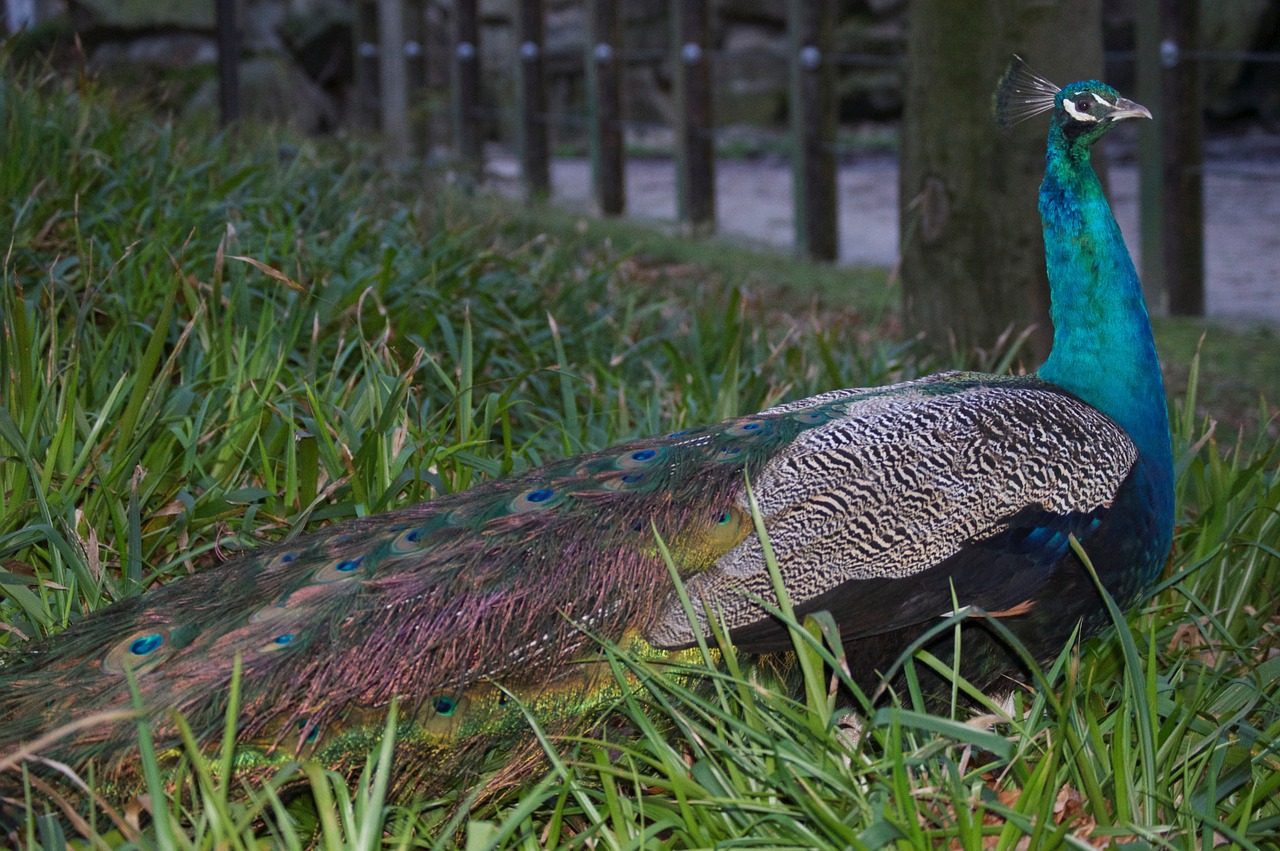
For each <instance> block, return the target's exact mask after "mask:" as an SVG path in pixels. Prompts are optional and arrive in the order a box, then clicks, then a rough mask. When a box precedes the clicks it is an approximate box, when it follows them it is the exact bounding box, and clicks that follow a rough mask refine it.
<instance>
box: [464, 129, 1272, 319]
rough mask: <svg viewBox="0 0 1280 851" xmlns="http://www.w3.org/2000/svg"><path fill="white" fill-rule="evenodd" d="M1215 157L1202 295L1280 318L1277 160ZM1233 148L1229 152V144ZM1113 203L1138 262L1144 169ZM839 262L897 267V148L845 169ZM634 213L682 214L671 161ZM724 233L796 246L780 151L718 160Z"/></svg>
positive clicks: (585, 184) (569, 193) (632, 183)
mask: <svg viewBox="0 0 1280 851" xmlns="http://www.w3.org/2000/svg"><path fill="white" fill-rule="evenodd" d="M1232 147H1233V148H1234V149H1235V153H1236V156H1234V157H1231V158H1221V157H1219V158H1211V159H1210V160H1209V162H1208V163H1207V165H1206V168H1205V186H1204V196H1205V204H1206V209H1205V230H1206V233H1205V300H1206V308H1207V312H1208V314H1209V315H1210V316H1213V317H1221V318H1226V319H1233V320H1246V321H1254V322H1257V321H1261V322H1268V323H1280V159H1277V158H1274V157H1261V158H1259V157H1251V156H1249V155H1248V153H1249V152H1247V151H1246V152H1245V155H1244V156H1243V157H1241V156H1239V154H1240V150H1239V146H1232ZM1227 155H1228V156H1230V155H1231V151H1228V152H1227ZM488 169H489V173H490V175H491V176H492V177H493V178H495V181H496V182H497V183H499V184H506V185H507V187H508V188H512V187H514V181H515V177H516V175H517V173H518V171H517V166H516V162H515V160H514V159H512V158H511V157H509V156H506V157H504V156H496V157H492V158H491V159H490V161H489V166H488ZM1110 175H1111V177H1110V179H1111V201H1112V206H1113V208H1114V209H1115V213H1116V218H1117V220H1118V221H1119V222H1120V227H1121V229H1122V230H1123V231H1124V234H1125V239H1126V241H1127V242H1128V244H1129V247H1130V250H1131V251H1133V254H1134V259H1135V261H1136V262H1137V263H1138V267H1139V270H1141V267H1142V260H1141V257H1140V251H1139V241H1138V219H1137V191H1138V173H1137V169H1136V167H1134V166H1132V165H1124V164H1119V165H1112V167H1111V169H1110ZM838 181H839V199H840V212H839V224H840V262H841V263H843V264H847V265H876V266H891V265H893V264H894V263H895V262H896V261H897V257H898V164H897V160H896V158H895V157H894V156H891V155H885V154H876V155H861V156H854V157H851V158H847V159H846V160H845V161H844V162H843V163H842V164H841V165H840V167H839V177H838ZM551 182H552V199H553V200H554V201H556V202H558V203H561V204H563V205H565V206H570V207H581V208H583V209H588V208H589V207H590V204H591V171H590V164H589V162H588V161H587V160H585V159H564V158H557V159H556V160H554V161H553V163H552V173H551ZM626 182H627V186H626V193H627V194H626V197H627V210H628V215H630V216H631V217H633V218H635V219H638V220H651V221H657V222H662V223H671V222H673V221H674V220H675V217H676V205H675V171H674V166H673V165H672V163H671V161H670V160H667V159H656V158H652V159H651V158H637V159H631V160H628V162H627V166H626ZM716 193H717V194H716V209H717V219H718V220H717V223H716V224H717V229H718V231H719V232H720V233H721V234H722V235H724V236H726V237H728V238H730V239H733V240H735V241H741V242H743V243H746V244H752V245H761V244H763V245H766V246H770V247H774V248H777V249H779V250H781V251H786V250H789V249H790V248H791V246H792V232H791V170H790V166H789V165H788V164H787V163H786V162H785V161H784V160H782V159H781V158H777V157H762V158H758V159H753V160H743V159H728V160H721V161H719V162H718V163H717V167H716Z"/></svg>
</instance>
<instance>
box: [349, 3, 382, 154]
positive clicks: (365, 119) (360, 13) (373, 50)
mask: <svg viewBox="0 0 1280 851" xmlns="http://www.w3.org/2000/svg"><path fill="white" fill-rule="evenodd" d="M354 36H355V39H354V40H355V51H356V55H355V62H354V73H355V89H356V103H355V117H356V121H357V123H358V124H359V125H360V126H361V127H363V128H365V129H372V128H374V127H377V126H378V111H379V107H378V99H379V98H378V88H379V85H380V83H379V80H378V77H379V74H378V6H377V3H376V2H373V0H361V2H358V3H356V10H355V33H354Z"/></svg>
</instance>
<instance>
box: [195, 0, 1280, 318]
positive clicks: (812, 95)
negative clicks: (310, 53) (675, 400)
mask: <svg viewBox="0 0 1280 851" xmlns="http://www.w3.org/2000/svg"><path fill="white" fill-rule="evenodd" d="M514 2H515V11H516V14H515V22H516V44H517V45H518V47H517V53H518V57H517V58H515V59H514V60H513V63H514V65H515V68H516V74H515V78H516V93H517V108H516V119H515V122H516V129H517V134H516V135H517V138H518V148H519V161H520V167H521V178H522V180H523V182H524V184H525V186H526V188H527V190H528V192H529V193H530V194H532V195H534V196H539V195H545V194H546V193H547V192H548V191H549V187H550V156H549V151H550V144H549V131H550V127H551V125H552V124H553V123H554V122H561V123H572V122H577V123H581V124H582V125H583V126H584V127H585V131H586V135H587V139H588V149H589V151H590V159H591V167H592V184H593V194H594V196H595V202H596V204H597V206H598V208H599V209H600V211H601V212H602V213H604V214H605V215H618V214H621V213H622V212H623V211H624V210H625V209H626V196H625V190H624V182H623V172H624V167H625V155H624V149H623V138H624V134H623V130H624V128H625V127H626V123H625V122H624V120H623V117H622V74H621V67H622V63H623V62H626V61H655V60H657V61H667V62H668V63H669V68H670V69H671V72H672V80H673V83H674V93H675V98H674V105H675V109H674V119H673V126H672V129H673V130H674V136H675V162H676V187H675V191H676V201H677V203H676V208H677V213H678V217H679V219H680V220H681V221H682V222H684V223H686V224H687V225H688V226H690V227H691V229H693V230H694V231H696V232H707V231H709V230H711V229H712V228H713V227H714V222H715V212H716V207H715V192H714V187H715V169H716V160H715V147H714V146H715V138H716V129H715V126H714V124H713V121H712V108H711V102H712V91H711V65H712V63H713V62H716V61H729V60H731V59H732V57H729V56H726V55H725V54H724V53H723V52H720V53H717V52H716V51H714V50H713V49H712V45H711V43H710V26H709V21H710V0H674V2H672V3H671V6H670V24H671V27H670V31H671V41H670V44H669V46H668V47H667V48H666V49H664V50H658V51H647V52H646V51H635V50H633V51H624V50H623V47H622V39H621V32H620V19H619V9H620V6H621V0H586V2H587V4H588V20H589V22H590V27H591V33H590V39H589V47H588V49H587V50H586V51H585V55H584V56H582V58H581V61H582V63H583V65H584V68H583V70H584V71H585V75H584V76H585V81H586V102H587V104H588V114H587V115H586V117H585V119H584V118H583V117H581V116H568V115H553V114H549V113H548V108H547V82H546V69H545V65H546V60H547V51H546V37H545V35H546V34H545V23H544V22H545V11H544V8H543V0H514ZM233 3H234V0H217V9H218V14H219V33H220V42H219V44H220V50H219V55H220V67H221V68H223V69H224V70H222V72H221V74H220V79H221V80H222V81H223V84H224V86H223V87H224V95H223V100H222V103H223V110H224V113H223V114H224V118H225V119H226V120H230V119H231V118H233V117H234V116H235V115H236V114H237V111H236V110H237V106H236V98H235V94H234V87H235V79H234V63H232V62H229V61H226V60H224V58H223V57H231V56H235V55H236V51H235V50H234V49H233V47H232V44H230V43H226V44H224V43H223V41H222V40H221V36H222V35H224V34H225V37H226V38H228V39H230V38H233V37H234V31H235V28H234V24H233V23H232V22H231V20H232V19H231V15H232V13H233ZM424 5H425V3H424V0H360V2H358V3H357V16H356V18H357V20H356V66H355V67H356V84H357V89H358V90H359V91H360V92H361V93H362V94H361V96H360V98H359V100H360V102H361V103H362V104H365V105H366V106H368V105H371V104H376V105H377V109H378V115H377V123H378V125H379V126H380V127H381V130H382V133H383V136H384V139H385V143H386V146H387V150H388V152H389V154H390V155H391V156H392V157H394V158H405V157H407V156H408V155H409V151H410V138H411V133H412V131H411V126H410V121H409V118H408V115H409V109H408V105H409V103H410V98H411V97H412V96H413V92H415V91H416V90H418V89H420V88H421V87H422V86H423V85H424V83H425V79H426V61H425V58H424V53H425V50H426V49H425V47H424V45H425V44H426V41H427V35H428V34H427V33H425V32H424V31H423V30H422V28H423V27H424V23H423V21H424V15H423V14H422V9H423V7H424ZM1197 5H1198V4H1197V3H1196V2H1187V0H1138V3H1137V5H1136V16H1137V17H1136V21H1135V23H1136V31H1137V33H1138V39H1137V45H1136V49H1135V51H1134V53H1133V54H1132V55H1131V56H1124V57H1114V56H1109V59H1129V60H1131V61H1133V62H1134V64H1135V69H1136V78H1137V92H1136V94H1137V99H1138V100H1139V101H1140V102H1143V103H1148V104H1151V105H1152V106H1153V107H1155V109H1154V110H1153V111H1154V112H1155V113H1156V115H1157V119H1156V121H1155V122H1153V126H1151V127H1149V128H1144V130H1143V132H1142V133H1141V134H1140V157H1139V159H1140V163H1141V165H1140V226H1141V245H1142V256H1143V258H1144V264H1143V267H1144V275H1143V276H1144V279H1145V281H1146V284H1147V287H1148V292H1149V295H1150V296H1151V301H1152V302H1153V303H1155V304H1160V303H1161V302H1162V301H1163V303H1164V304H1165V305H1166V306H1167V307H1168V309H1169V312H1171V313H1173V314H1177V315H1202V314H1203V312H1204V216H1203V188H1202V176H1203V170H1204V161H1203V160H1204V157H1203V153H1204V145H1203V102H1202V95H1201V80H1200V74H1201V66H1202V64H1203V63H1204V62H1212V61H1218V60H1231V61H1240V60H1242V59H1243V60H1245V61H1263V62H1277V61H1280V55H1276V54H1221V53H1212V52H1207V51H1202V50H1200V49H1199V45H1198V43H1197V35H1196V34H1197V32H1198V20H1197ZM477 6H478V3H477V0H455V2H454V4H453V21H452V27H451V29H450V31H449V32H448V36H449V37H448V39H447V48H448V50H449V51H450V56H451V62H450V66H451V67H450V68H449V77H450V79H449V80H448V84H449V86H450V88H451V92H452V140H453V149H454V152H455V154H456V156H457V157H458V158H459V161H460V162H461V163H462V164H463V165H464V167H466V168H468V169H471V170H473V171H475V172H477V173H478V172H479V171H480V170H481V168H482V165H483V163H482V150H483V148H482V144H481V143H482V139H483V123H484V122H485V121H486V120H487V119H489V118H492V115H491V114H489V113H490V112H491V111H487V110H486V109H485V108H484V107H482V106H481V82H480V81H481V73H482V69H481V54H480V50H479V33H480V25H479V17H478V14H479V10H478V8H477ZM787 7H788V18H787V28H788V49H787V51H786V56H785V58H782V59H783V61H785V63H786V66H787V71H788V75H789V95H790V97H789V102H790V122H789V131H788V132H789V134H790V146H789V147H790V151H791V154H790V156H791V161H792V174H793V179H792V195H793V204H794V216H793V221H794V223H795V224H794V226H795V236H794V244H795V246H796V248H797V250H798V251H799V252H800V253H801V254H803V255H804V256H807V257H809V258H812V259H815V260H824V261H826V260H833V259H835V257H836V253H837V249H838V245H837V220H836V217H837V197H836V155H837V153H838V149H837V144H836V109H837V103H836V91H835V85H836V72H837V70H838V69H839V68H841V67H843V66H848V65H865V64H867V63H883V62H884V61H885V60H884V58H883V57H868V56H856V55H843V54H837V53H834V52H833V51H832V49H831V35H830V34H831V33H832V31H833V30H834V28H835V26H834V25H835V23H836V8H837V4H836V0H788V2H787ZM406 9H409V10H412V11H413V14H406ZM435 35H436V36H437V38H438V37H439V33H436V34H435ZM642 53H644V54H646V55H640V54H642ZM228 66H231V67H228ZM368 117H369V118H370V119H372V118H373V116H372V115H369V116H368Z"/></svg>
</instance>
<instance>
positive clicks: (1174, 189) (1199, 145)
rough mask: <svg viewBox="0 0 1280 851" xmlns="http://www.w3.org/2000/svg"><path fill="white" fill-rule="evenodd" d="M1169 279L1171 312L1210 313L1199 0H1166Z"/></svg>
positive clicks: (1163, 21)
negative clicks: (1198, 54)
mask: <svg viewBox="0 0 1280 851" xmlns="http://www.w3.org/2000/svg"><path fill="white" fill-rule="evenodd" d="M1160 5H1161V27H1162V33H1163V36H1164V38H1163V41H1162V42H1161V49H1160V55H1161V60H1162V65H1163V70H1164V74H1163V81H1164V86H1163V92H1162V97H1161V100H1160V111H1161V112H1162V113H1164V123H1163V124H1162V125H1161V135H1162V136H1163V140H1162V143H1161V147H1162V149H1163V154H1164V157H1163V162H1162V173H1163V178H1164V213H1163V216H1162V221H1163V230H1164V238H1163V243H1164V244H1163V246H1162V247H1163V251H1164V256H1163V259H1164V283H1165V291H1166V293H1167V295H1168V298H1169V313H1171V314H1172V315H1174V316H1203V315H1204V171H1203V167H1204V94H1203V90H1202V87H1201V80H1200V63H1199V60H1198V59H1196V58H1195V52H1196V51H1197V50H1198V49H1199V31H1200V21H1199V17H1200V15H1199V11H1200V10H1199V8H1198V7H1199V2H1198V0H1161V4H1160Z"/></svg>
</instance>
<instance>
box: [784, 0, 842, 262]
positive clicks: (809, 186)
mask: <svg viewBox="0 0 1280 851" xmlns="http://www.w3.org/2000/svg"><path fill="white" fill-rule="evenodd" d="M788 5H789V12H788V17H787V31H788V32H787V35H788V46H789V48H790V49H789V51H788V52H789V59H788V64H789V66H790V72H791V92H790V95H791V97H790V100H791V104H790V107H791V192H792V197H793V199H794V202H795V240H796V251H797V252H798V253H800V254H801V255H804V256H806V257H809V258H811V259H813V260H835V259H836V255H837V252H838V249H839V232H838V231H837V229H836V156H835V144H836V96H835V66H834V65H833V64H832V62H831V34H832V32H833V31H834V29H835V19H836V15H835V11H836V7H835V2H834V0H790V3H789V4H788Z"/></svg>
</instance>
